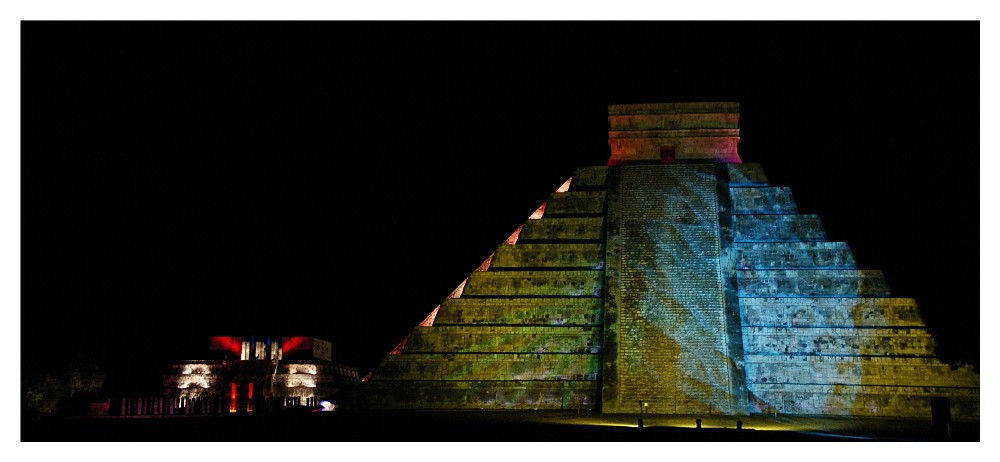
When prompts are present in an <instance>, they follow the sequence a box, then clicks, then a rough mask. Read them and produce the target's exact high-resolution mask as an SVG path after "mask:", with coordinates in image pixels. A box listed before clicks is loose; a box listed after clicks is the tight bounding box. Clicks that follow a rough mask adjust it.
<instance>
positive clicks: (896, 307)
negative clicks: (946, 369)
mask: <svg viewBox="0 0 1000 462" xmlns="http://www.w3.org/2000/svg"><path fill="white" fill-rule="evenodd" d="M739 303H740V321H741V323H742V324H743V326H745V327H746V326H758V327H761V326H770V327H924V321H923V319H922V318H921V316H920V309H919V308H918V307H917V302H916V300H914V299H912V298H895V297H893V298H858V297H818V298H810V297H801V298H789V297H767V298H741V299H740V301H739Z"/></svg>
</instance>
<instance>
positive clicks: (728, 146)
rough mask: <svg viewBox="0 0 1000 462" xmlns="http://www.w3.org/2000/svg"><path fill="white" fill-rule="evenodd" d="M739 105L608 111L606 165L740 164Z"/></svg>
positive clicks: (650, 106)
mask: <svg viewBox="0 0 1000 462" xmlns="http://www.w3.org/2000/svg"><path fill="white" fill-rule="evenodd" d="M739 121H740V105H739V103H667V104H623V105H617V106H609V107H608V124H609V126H610V131H609V132H608V144H609V145H610V146H611V159H610V160H609V161H608V165H612V166H613V165H620V164H622V163H635V162H646V163H649V162H652V163H664V164H672V163H675V162H679V163H684V162H734V163H739V162H740V155H739V153H738V152H737V147H738V145H739V142H740V129H739Z"/></svg>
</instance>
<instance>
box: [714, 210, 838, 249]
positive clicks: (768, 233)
mask: <svg viewBox="0 0 1000 462" xmlns="http://www.w3.org/2000/svg"><path fill="white" fill-rule="evenodd" d="M733 239H734V241H735V242H799V241H825V240H826V230H825V229H824V228H823V222H822V221H820V218H819V216H818V215H733Z"/></svg>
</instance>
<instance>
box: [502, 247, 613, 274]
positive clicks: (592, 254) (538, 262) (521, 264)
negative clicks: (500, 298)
mask: <svg viewBox="0 0 1000 462" xmlns="http://www.w3.org/2000/svg"><path fill="white" fill-rule="evenodd" d="M542 267H554V268H586V269H601V268H603V267H604V246H603V245H601V244H523V243H522V244H516V245H502V246H500V247H499V248H498V249H497V252H496V254H494V255H493V260H492V261H491V262H490V268H491V269H493V268H542Z"/></svg>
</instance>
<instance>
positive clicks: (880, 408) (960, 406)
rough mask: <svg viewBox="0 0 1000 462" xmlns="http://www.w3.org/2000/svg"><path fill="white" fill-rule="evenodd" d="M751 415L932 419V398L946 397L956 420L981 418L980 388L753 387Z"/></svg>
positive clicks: (757, 385)
mask: <svg viewBox="0 0 1000 462" xmlns="http://www.w3.org/2000/svg"><path fill="white" fill-rule="evenodd" d="M750 388H751V390H752V391H751V393H752V394H753V396H752V399H751V412H760V413H773V412H777V413H782V414H798V415H828V416H855V417H876V416H885V417H919V418H923V419H928V420H929V419H930V418H931V406H930V399H931V398H932V397H937V396H947V397H949V398H950V399H951V414H952V417H953V418H955V419H956V420H965V419H974V420H978V419H979V389H978V388H950V387H924V386H920V387H899V386H867V385H860V386H855V385H837V384H832V385H799V384H784V383H782V384H774V385H772V384H754V385H751V386H750Z"/></svg>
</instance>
